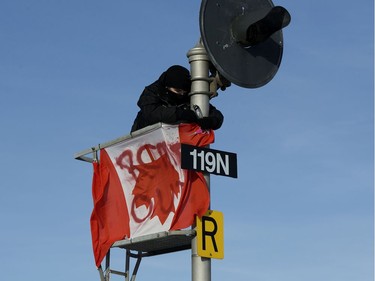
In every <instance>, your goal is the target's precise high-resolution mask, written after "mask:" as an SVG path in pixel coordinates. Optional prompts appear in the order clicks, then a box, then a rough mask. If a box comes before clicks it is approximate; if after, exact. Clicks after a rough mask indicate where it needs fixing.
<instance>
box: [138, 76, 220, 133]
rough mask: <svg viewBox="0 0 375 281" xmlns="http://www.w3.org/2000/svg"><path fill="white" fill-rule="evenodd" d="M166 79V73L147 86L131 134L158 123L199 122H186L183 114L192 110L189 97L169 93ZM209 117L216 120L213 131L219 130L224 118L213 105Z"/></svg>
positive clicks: (140, 100)
mask: <svg viewBox="0 0 375 281" xmlns="http://www.w3.org/2000/svg"><path fill="white" fill-rule="evenodd" d="M164 77H165V72H164V73H163V74H162V75H161V76H160V78H159V79H158V80H157V81H155V82H154V83H152V84H151V85H149V86H147V87H146V88H145V89H144V91H143V92H142V94H141V96H140V98H139V100H138V103H137V105H138V106H139V108H140V111H139V112H138V114H137V117H136V118H135V120H134V124H133V126H132V128H131V132H134V131H136V130H139V129H142V128H144V127H146V126H149V125H153V124H156V123H158V122H163V123H167V124H176V123H181V122H188V123H192V122H194V121H197V120H191V119H190V120H184V118H183V114H181V112H184V111H186V110H190V104H189V97H188V96H187V95H186V96H184V97H178V96H177V95H175V94H171V93H170V92H168V90H167V88H166V86H165V83H164V80H165V79H164ZM209 117H210V118H211V119H212V120H214V122H213V123H214V124H213V126H211V127H212V129H218V128H220V127H221V125H222V123H223V120H224V116H223V115H222V114H221V112H220V111H219V110H217V109H216V108H215V107H214V106H213V105H211V104H210V109H209ZM197 123H199V122H197Z"/></svg>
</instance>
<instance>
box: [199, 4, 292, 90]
mask: <svg viewBox="0 0 375 281" xmlns="http://www.w3.org/2000/svg"><path fill="white" fill-rule="evenodd" d="M289 22H290V15H289V13H288V11H287V10H285V9H284V8H283V7H280V6H277V7H275V6H274V5H273V3H272V1H270V0H215V1H214V0H203V1H202V4H201V10H200V30H201V37H202V41H203V45H204V47H205V49H206V51H207V54H208V57H209V59H210V61H211V62H212V64H213V65H214V66H215V67H216V69H217V70H218V71H219V72H220V73H221V74H222V75H223V76H224V77H225V78H226V79H228V80H229V81H231V82H232V83H234V84H236V85H238V86H241V87H245V88H257V87H261V86H263V85H265V84H267V83H268V82H269V81H271V80H272V78H273V77H274V76H275V74H276V72H277V70H278V69H279V66H280V63H281V58H282V53H283V35H282V31H281V29H282V28H283V27H285V26H287V25H288V24H289Z"/></svg>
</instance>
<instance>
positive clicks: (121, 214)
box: [90, 150, 130, 267]
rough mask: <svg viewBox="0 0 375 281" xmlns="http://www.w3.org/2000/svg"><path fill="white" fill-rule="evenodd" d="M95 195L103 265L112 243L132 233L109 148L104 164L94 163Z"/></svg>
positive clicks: (96, 237)
mask: <svg viewBox="0 0 375 281" xmlns="http://www.w3.org/2000/svg"><path fill="white" fill-rule="evenodd" d="M92 195H93V201H94V209H93V212H92V214H91V219H90V226H91V236H92V244H93V251H94V257H95V264H96V266H97V267H99V266H100V263H101V262H102V260H103V259H104V257H105V255H106V254H107V252H108V250H109V248H110V247H111V245H112V244H113V243H114V242H115V241H117V240H121V239H123V238H125V236H129V233H130V231H129V214H128V211H127V208H126V201H125V198H124V192H123V190H122V187H121V183H120V181H119V179H118V177H117V174H116V171H115V169H114V167H113V164H112V162H111V160H110V158H109V157H108V155H107V153H106V151H105V150H101V151H100V164H99V163H94V176H93V186H92Z"/></svg>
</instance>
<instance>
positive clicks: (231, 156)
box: [181, 143, 237, 178]
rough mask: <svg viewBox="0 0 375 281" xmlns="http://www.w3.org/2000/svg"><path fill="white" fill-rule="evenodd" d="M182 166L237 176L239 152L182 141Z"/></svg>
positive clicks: (216, 173) (183, 167)
mask: <svg viewBox="0 0 375 281" xmlns="http://www.w3.org/2000/svg"><path fill="white" fill-rule="evenodd" d="M181 167H182V169H188V170H196V171H201V172H206V173H210V174H215V175H221V176H227V177H232V178H237V154H235V153H231V152H225V151H220V150H214V149H209V148H202V147H198V146H192V145H188V144H183V143H182V144H181Z"/></svg>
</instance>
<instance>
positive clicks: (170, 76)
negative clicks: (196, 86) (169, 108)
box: [159, 65, 191, 103]
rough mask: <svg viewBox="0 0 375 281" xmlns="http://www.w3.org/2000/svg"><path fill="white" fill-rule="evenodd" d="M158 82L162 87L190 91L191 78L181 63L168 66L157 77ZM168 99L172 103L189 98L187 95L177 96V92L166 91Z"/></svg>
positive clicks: (185, 100)
mask: <svg viewBox="0 0 375 281" xmlns="http://www.w3.org/2000/svg"><path fill="white" fill-rule="evenodd" d="M159 82H160V83H161V84H162V85H163V86H164V87H166V88H167V87H171V88H176V89H180V90H184V91H186V92H187V93H189V92H190V88H191V80H190V72H189V70H187V69H186V68H185V67H183V66H181V65H173V66H171V67H170V68H168V69H167V70H166V71H165V72H163V74H162V75H161V76H160V78H159ZM168 96H169V97H168V99H169V100H170V101H172V102H173V103H182V102H187V101H188V100H189V97H188V95H187V94H186V95H184V96H179V95H177V94H174V93H171V92H169V91H168Z"/></svg>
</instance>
